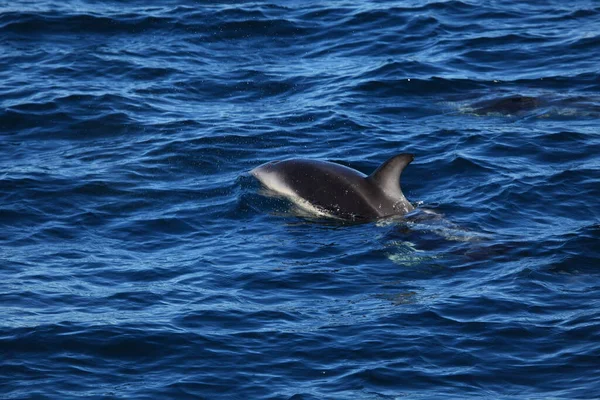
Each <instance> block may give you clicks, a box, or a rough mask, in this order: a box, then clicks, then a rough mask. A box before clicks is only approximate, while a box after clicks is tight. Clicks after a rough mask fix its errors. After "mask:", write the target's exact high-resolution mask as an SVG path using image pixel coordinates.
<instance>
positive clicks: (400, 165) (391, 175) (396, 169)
mask: <svg viewBox="0 0 600 400" xmlns="http://www.w3.org/2000/svg"><path fill="white" fill-rule="evenodd" d="M414 159H415V156H414V155H412V154H398V155H397V156H394V157H392V158H390V159H389V160H387V161H386V162H384V163H383V164H381V165H380V166H379V168H377V169H376V170H375V171H374V172H373V173H372V174H371V175H369V177H368V178H367V179H368V180H370V181H371V182H373V184H375V185H377V186H378V187H379V188H381V189H382V190H383V191H384V192H385V193H386V194H387V195H388V196H390V197H391V198H394V199H398V200H404V201H406V198H405V197H404V194H402V189H400V175H402V171H404V168H405V167H406V166H407V165H408V164H410V163H411V162H412V160H414Z"/></svg>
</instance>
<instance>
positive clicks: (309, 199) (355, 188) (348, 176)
mask: <svg viewBox="0 0 600 400" xmlns="http://www.w3.org/2000/svg"><path fill="white" fill-rule="evenodd" d="M413 159H414V156H413V155H412V154H399V155H397V156H394V157H392V158H390V159H389V160H387V161H386V162H384V163H383V164H381V166H380V167H379V168H377V169H376V170H375V172H373V173H372V174H371V175H369V176H366V175H364V174H363V173H361V172H358V171H356V170H354V169H352V168H348V167H345V166H343V165H340V164H336V163H332V162H326V161H316V160H302V159H292V160H285V161H271V162H268V163H266V164H263V165H261V166H259V167H256V168H254V169H253V170H252V171H250V174H252V175H253V176H254V177H256V178H257V179H258V180H259V181H260V182H261V183H262V184H263V185H264V186H266V187H267V188H268V189H270V190H272V191H274V192H275V193H277V194H279V195H282V196H284V197H286V198H288V199H289V200H291V201H292V202H293V203H295V204H297V205H299V206H300V207H302V208H304V209H306V210H309V211H311V212H314V213H317V214H320V215H325V216H329V217H336V218H342V219H351V220H365V219H367V220H368V219H375V218H380V217H387V216H391V215H403V214H406V213H407V212H410V211H412V210H414V207H413V206H412V205H411V204H410V203H409V202H408V200H406V197H404V194H403V193H402V189H400V175H401V174H402V171H403V170H404V168H405V167H406V166H407V165H408V164H410V163H411V161H412V160H413Z"/></svg>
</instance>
